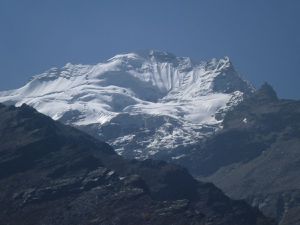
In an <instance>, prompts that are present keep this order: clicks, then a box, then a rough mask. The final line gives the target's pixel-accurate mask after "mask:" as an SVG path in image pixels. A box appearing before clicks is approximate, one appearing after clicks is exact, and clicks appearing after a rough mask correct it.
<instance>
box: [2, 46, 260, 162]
mask: <svg viewBox="0 0 300 225" xmlns="http://www.w3.org/2000/svg"><path fill="white" fill-rule="evenodd" d="M253 91H254V87H253V86H252V85H251V84H250V83H249V82H248V81H246V80H245V79H243V78H242V77H241V76H240V75H239V73H238V72H237V71H236V70H235V68H234V66H233V64H232V63H231V61H230V59H229V58H228V57H224V58H222V59H212V60H209V61H202V60H198V61H197V60H193V59H191V58H189V57H177V56H175V55H174V54H172V53H168V52H164V51H157V50H148V51H140V52H134V53H126V54H119V55H116V56H114V57H112V58H110V59H108V60H107V61H105V62H101V63H99V64H96V65H81V64H79V65H73V64H71V63H68V64H66V65H65V66H64V67H62V68H51V69H49V70H48V71H46V72H44V73H42V74H39V75H36V76H33V77H32V79H31V80H30V81H29V82H28V83H27V84H25V85H24V86H23V87H21V88H19V89H15V90H10V91H2V92H0V102H4V103H6V104H14V105H16V106H20V105H22V104H24V103H25V104H28V105H30V106H32V107H34V108H35V109H37V110H38V111H39V112H41V113H44V114H46V115H48V116H50V117H52V118H53V119H55V120H59V121H61V122H63V123H65V124H68V125H72V126H75V127H78V128H80V129H82V130H84V131H86V132H88V133H89V134H91V135H93V136H95V137H97V138H99V139H101V140H103V141H106V142H108V143H109V144H111V145H112V146H113V147H114V148H115V150H116V151H117V152H118V153H119V154H120V155H123V156H125V157H129V158H138V159H146V158H149V157H157V156H158V155H162V154H163V155H168V156H169V157H170V158H171V157H172V158H178V157H182V155H183V153H182V152H179V153H175V151H174V149H176V148H180V147H181V146H183V147H184V146H188V145H190V144H193V143H196V142H198V141H199V140H202V139H203V138H204V137H207V136H209V135H211V134H212V133H214V132H215V131H216V130H218V129H221V128H222V125H221V124H222V118H223V115H224V113H226V111H228V110H230V108H232V107H233V106H234V105H236V104H237V103H238V102H240V101H241V100H242V99H243V98H244V96H245V95H249V94H250V93H252V92H253ZM176 154H177V155H176Z"/></svg>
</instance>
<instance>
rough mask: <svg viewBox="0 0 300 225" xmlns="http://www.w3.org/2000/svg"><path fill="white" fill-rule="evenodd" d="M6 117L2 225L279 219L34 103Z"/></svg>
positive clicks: (219, 223) (5, 110)
mask: <svg viewBox="0 0 300 225" xmlns="http://www.w3.org/2000/svg"><path fill="white" fill-rule="evenodd" d="M0 115H1V117H0V155H1V157H0V220H1V224H5V225H21V224H22V225H33V224H44V225H69V224H74V225H76V224H86V225H96V224H97V225H101V224H102V225H104V224H106V225H113V224H114V225H125V224H126V225H131V224H132V225H136V224H141V225H143V224H145V225H146V224H147V225H150V224H151V225H156V224H157V225H163V224H174V225H183V224H195V225H197V224H198V225H204V224H214V225H228V224H230V225H241V224H243V225H272V224H275V223H273V222H272V221H270V220H269V219H266V218H265V217H264V216H263V215H262V214H261V213H260V212H259V211H258V210H257V209H255V208H251V207H250V206H248V205H247V204H246V203H245V202H243V201H234V200H231V199H230V198H228V197H227V196H225V195H224V194H223V193H222V192H221V191H220V190H219V189H217V188H216V187H215V186H214V185H212V184H208V183H202V182H198V181H196V180H195V179H194V178H193V177H192V176H191V175H189V173H188V172H187V171H186V170H185V169H183V168H182V167H179V166H176V165H172V164H167V163H165V162H162V161H152V160H146V161H136V160H125V159H123V158H121V157H120V156H119V155H117V154H116V153H115V152H114V151H113V149H112V148H111V147H110V146H109V145H108V144H106V143H103V142H101V141H99V140H96V139H94V138H92V137H91V136H89V135H87V134H85V133H83V132H81V131H78V130H76V129H74V128H72V127H69V126H66V125H63V124H61V123H60V122H56V121H53V120H52V119H51V118H50V117H47V116H45V115H42V114H40V113H38V112H37V111H36V110H34V109H33V108H31V107H29V106H27V105H22V106H21V107H19V108H16V107H14V106H5V105H2V104H0Z"/></svg>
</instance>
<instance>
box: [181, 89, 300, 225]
mask: <svg viewBox="0 0 300 225" xmlns="http://www.w3.org/2000/svg"><path fill="white" fill-rule="evenodd" d="M222 124H223V129H222V130H220V131H219V132H217V133H216V134H215V135H212V136H211V137H209V138H208V139H207V140H205V141H204V142H202V143H199V144H198V145H195V146H193V147H192V148H191V149H190V153H189V155H188V156H187V157H183V158H181V159H178V160H177V163H179V164H181V165H185V166H186V167H188V168H189V170H190V171H191V172H192V173H193V174H194V175H195V176H198V177H201V178H202V179H203V180H206V181H210V182H213V183H214V184H215V185H217V186H218V187H219V188H221V189H222V190H223V191H225V193H226V194H228V195H229V196H230V197H232V198H235V199H247V201H248V202H249V203H250V204H251V205H253V206H256V207H258V208H259V209H260V210H262V211H263V212H264V213H265V214H266V215H268V216H270V217H272V218H276V219H277V220H278V221H280V224H281V225H299V224H300V216H299V215H300V180H299V174H300V101H298V100H281V99H278V97H277V95H276V93H275V91H274V90H273V89H272V87H271V86H270V85H268V84H264V85H263V86H262V87H261V89H259V90H258V91H257V92H256V93H255V94H253V95H252V96H251V97H248V98H246V99H245V100H244V101H243V102H241V103H240V104H238V105H237V106H236V107H234V109H233V110H231V111H230V112H228V113H227V114H226V116H225V117H224V120H223V123H222Z"/></svg>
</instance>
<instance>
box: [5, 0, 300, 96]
mask: <svg viewBox="0 0 300 225" xmlns="http://www.w3.org/2000/svg"><path fill="white" fill-rule="evenodd" d="M299 12H300V1H299V0H263V1H262V0H251V1H246V0H0V90H5V89H11V88H16V87H20V86H21V85H23V84H24V83H25V82H26V81H27V80H28V79H29V78H30V77H31V76H32V75H35V74H38V73H41V72H43V71H45V70H47V69H49V68H50V67H53V66H63V65H64V64H66V63H67V62H72V63H83V64H84V63H86V64H94V63H97V62H100V61H102V60H105V59H107V58H110V57H111V56H113V55H115V54H118V53H124V52H132V51H135V50H140V49H158V50H165V51H169V52H172V53H174V54H176V55H179V56H191V57H192V58H195V59H210V58H213V57H216V58H219V57H223V56H225V55H227V56H229V57H230V58H231V60H232V61H233V63H234V65H235V66H236V68H237V70H238V71H239V72H240V73H241V74H242V75H243V76H244V77H245V78H246V79H248V80H249V81H251V82H252V83H253V84H254V85H255V86H259V85H261V84H262V83H263V82H264V81H268V82H269V83H271V84H272V85H273V86H274V88H275V89H276V91H277V92H278V94H279V96H281V97H283V98H300V88H299V86H300V69H299V66H300V25H299V22H300V13H299Z"/></svg>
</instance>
